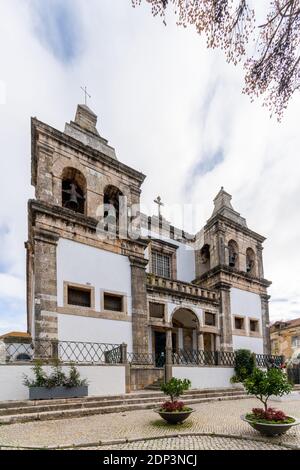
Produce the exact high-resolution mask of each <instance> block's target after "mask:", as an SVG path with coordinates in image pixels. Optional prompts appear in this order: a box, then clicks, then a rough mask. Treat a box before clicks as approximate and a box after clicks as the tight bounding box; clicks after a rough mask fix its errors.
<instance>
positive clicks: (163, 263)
mask: <svg viewBox="0 0 300 470" xmlns="http://www.w3.org/2000/svg"><path fill="white" fill-rule="evenodd" d="M151 269H152V272H153V274H155V275H156V276H161V277H168V278H171V256H170V255H166V254H164V253H159V252H158V251H154V250H153V251H152V253H151Z"/></svg>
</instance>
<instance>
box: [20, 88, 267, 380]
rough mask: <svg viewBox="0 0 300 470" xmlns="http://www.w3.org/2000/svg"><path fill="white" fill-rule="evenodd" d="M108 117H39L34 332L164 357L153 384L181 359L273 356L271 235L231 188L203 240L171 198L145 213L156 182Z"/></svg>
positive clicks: (32, 254) (81, 108)
mask: <svg viewBox="0 0 300 470" xmlns="http://www.w3.org/2000/svg"><path fill="white" fill-rule="evenodd" d="M83 91H84V92H85V93H86V94H85V96H86V98H87V91H86V89H83ZM97 120H98V118H97V115H96V114H95V113H94V111H92V110H91V109H90V108H89V107H88V105H87V101H86V99H85V102H84V104H79V105H78V106H77V110H76V113H75V118H74V120H71V121H70V122H69V123H66V125H65V129H64V131H63V132H62V131H59V130H57V129H54V128H53V127H51V126H49V125H48V124H46V123H43V122H41V121H39V120H38V119H36V118H33V119H32V121H31V126H32V184H33V186H34V188H35V198H34V199H32V200H30V201H29V204H28V225H29V237H28V242H27V243H26V248H27V318H28V330H29V332H30V333H31V335H32V337H33V338H35V339H47V340H49V341H57V340H58V341H74V332H75V331H76V340H77V341H80V342H82V343H85V342H86V343H109V344H126V345H127V350H128V353H129V354H132V355H134V356H133V357H135V358H141V357H142V358H145V357H152V358H155V364H154V365H153V369H151V367H150V368H149V367H148V368H146V369H147V371H146V372H145V371H143V373H141V376H140V378H139V380H140V382H139V384H140V385H141V384H142V386H145V385H147V384H149V383H151V380H152V381H153V378H154V374H157V372H155V371H156V370H157V369H159V370H160V368H161V367H162V365H164V364H165V363H166V364H167V365H170V361H171V360H172V358H173V359H174V358H176V357H180V358H181V360H183V359H182V358H184V360H185V361H187V362H188V363H191V364H193V361H195V358H199V357H208V356H205V355H204V356H202V354H204V353H206V352H209V353H214V352H216V351H227V352H231V351H234V350H236V349H240V348H243V349H250V350H252V351H253V352H255V353H257V354H261V353H269V352H270V342H269V313H268V295H267V288H268V286H269V285H270V282H269V281H267V280H266V279H265V278H264V271H263V256H262V250H263V242H264V240H265V238H264V237H263V236H261V235H259V234H258V233H256V232H254V231H252V230H250V229H249V228H248V226H247V223H246V219H245V218H244V217H242V216H241V215H240V213H239V212H237V211H236V210H235V209H234V208H233V205H232V202H231V201H232V196H231V195H230V194H229V193H227V192H226V191H225V189H224V188H221V190H220V191H219V192H218V194H217V195H216V197H215V199H214V209H213V212H212V215H211V217H210V218H209V219H208V221H207V222H206V224H205V225H204V227H202V228H201V227H199V229H200V230H199V232H198V233H197V234H194V235H193V234H186V233H184V232H183V231H182V229H181V228H180V227H175V226H173V225H171V224H170V223H169V222H167V221H166V219H165V218H164V217H163V216H162V212H161V208H162V207H163V206H164V203H163V202H162V199H161V197H160V196H158V197H157V198H155V200H154V202H155V204H157V211H158V216H154V217H150V216H149V215H148V214H143V213H140V210H139V208H140V197H141V191H142V184H143V182H144V179H145V175H144V174H143V173H141V172H140V171H137V170H136V169H134V168H131V167H129V166H128V165H126V164H124V163H122V161H121V160H119V159H117V156H116V151H115V149H114V148H113V147H112V146H111V145H110V144H109V143H108V140H107V139H105V138H104V137H103V136H102V135H101V132H99V130H98V128H97ZM154 176H155V175H152V177H154ZM208 204H209V201H208ZM133 214H135V215H133ZM132 219H134V222H135V232H134V235H135V236H132V231H130V230H131V229H130V224H129V222H130V221H131V220H132ZM152 220H154V221H155V223H154V224H152V225H151V221H152ZM121 222H122V223H123V225H122V230H121V229H120V227H121ZM213 357H214V356H213ZM140 365H142V364H140ZM168 370H169V369H168ZM136 374H137V373H136ZM132 380H135V379H132ZM136 380H137V379H136ZM137 382H138V380H137ZM140 385H136V386H137V387H138V386H140Z"/></svg>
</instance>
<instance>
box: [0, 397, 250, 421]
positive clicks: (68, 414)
mask: <svg viewBox="0 0 300 470" xmlns="http://www.w3.org/2000/svg"><path fill="white" fill-rule="evenodd" d="M246 398H249V395H246V394H242V395H241V394H238V395H234V394H232V395H228V396H218V397H201V398H200V397H195V398H191V399H188V400H185V403H186V404H187V405H191V406H192V405H193V404H196V403H210V402H215V401H227V400H237V399H246ZM157 406H158V403H157V401H150V402H148V403H136V404H123V405H114V406H103V407H97V408H79V409H70V410H60V411H45V412H42V413H28V414H14V415H10V416H1V417H0V424H13V423H24V422H29V421H46V420H55V419H64V418H79V417H83V416H91V415H96V414H107V413H120V412H126V411H133V410H144V409H153V408H157Z"/></svg>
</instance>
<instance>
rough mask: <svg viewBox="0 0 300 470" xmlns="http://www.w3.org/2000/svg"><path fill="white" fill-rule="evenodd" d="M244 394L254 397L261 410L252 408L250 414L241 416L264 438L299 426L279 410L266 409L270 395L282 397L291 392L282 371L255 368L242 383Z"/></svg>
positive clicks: (291, 417) (295, 420)
mask: <svg viewBox="0 0 300 470" xmlns="http://www.w3.org/2000/svg"><path fill="white" fill-rule="evenodd" d="M243 385H244V387H245V390H246V392H247V393H248V394H249V395H255V397H256V398H257V399H258V400H260V402H261V403H262V404H263V408H253V409H252V412H251V413H247V414H246V415H243V416H241V419H242V420H243V421H246V422H247V423H249V424H250V426H252V427H253V428H254V429H256V430H257V431H259V432H260V433H261V434H264V435H266V436H275V435H278V434H284V433H285V432H286V431H288V430H289V429H290V427H291V426H295V425H297V424H299V420H298V419H296V418H294V417H293V416H287V415H286V414H285V413H284V412H283V411H281V410H275V409H274V408H269V407H268V400H269V398H270V396H271V395H273V396H283V395H286V394H288V393H289V392H290V391H291V390H292V385H291V384H290V383H289V382H288V378H287V376H286V374H285V373H284V372H283V370H282V369H278V368H271V369H268V370H267V371H264V370H261V369H257V368H255V369H254V371H253V373H252V374H251V375H250V376H249V377H248V378H246V379H245V380H244V381H243Z"/></svg>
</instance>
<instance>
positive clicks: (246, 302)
mask: <svg viewBox="0 0 300 470" xmlns="http://www.w3.org/2000/svg"><path fill="white" fill-rule="evenodd" d="M230 302H231V313H232V314H233V315H245V316H247V317H253V318H259V319H260V318H261V300H260V296H259V295H258V294H254V293H253V292H248V291H244V290H241V289H236V288H235V287H232V288H231V289H230Z"/></svg>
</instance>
